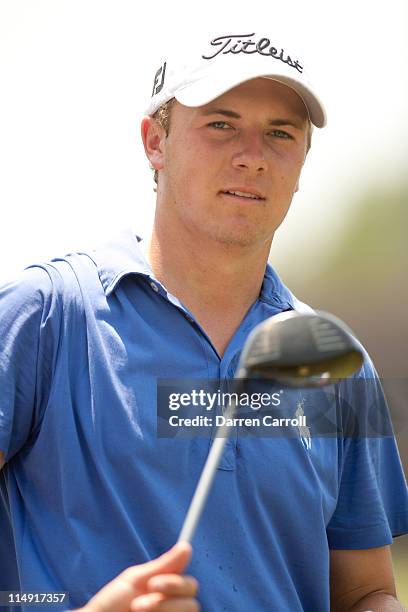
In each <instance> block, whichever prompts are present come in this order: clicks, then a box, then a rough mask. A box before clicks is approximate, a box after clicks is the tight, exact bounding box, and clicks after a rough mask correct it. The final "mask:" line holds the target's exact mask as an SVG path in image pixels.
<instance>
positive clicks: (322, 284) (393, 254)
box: [271, 178, 408, 606]
mask: <svg viewBox="0 0 408 612" xmlns="http://www.w3.org/2000/svg"><path fill="white" fill-rule="evenodd" d="M350 204H351V205H350ZM347 211H348V215H347V216H348V222H347V223H346V224H345V225H341V224H339V226H337V227H334V228H333V227H332V228H330V229H326V230H323V229H322V231H330V232H332V234H333V239H332V240H325V241H324V243H325V247H324V248H323V249H322V248H320V247H316V250H317V254H318V257H317V258H315V259H310V258H308V257H307V252H308V251H310V250H311V249H312V250H313V241H312V240H309V241H307V240H306V243H307V242H308V244H306V245H305V246H304V245H299V247H300V248H299V249H296V252H293V247H294V244H293V243H292V244H291V249H290V250H289V251H286V252H284V251H282V250H281V249H280V248H279V247H278V249H277V250H276V252H275V250H274V249H275V247H273V248H272V252H271V263H272V265H274V266H275V267H276V268H277V269H278V271H279V274H280V275H281V277H282V279H283V280H284V282H285V283H286V284H287V285H288V286H289V287H290V289H291V290H292V291H293V292H294V293H295V295H296V296H297V297H298V298H299V299H301V300H302V301H305V302H307V303H309V304H310V305H311V306H313V307H315V308H319V309H322V310H327V311H329V312H332V313H334V314H336V315H337V316H339V317H340V318H342V319H343V320H344V321H346V322H347V323H348V324H349V325H350V327H351V328H352V329H353V330H354V332H355V333H356V335H357V336H358V337H359V339H360V340H361V341H362V342H363V344H364V345H365V347H366V348H367V350H368V351H369V353H370V355H371V357H372V359H373V361H374V364H375V366H376V368H377V370H378V372H379V375H380V377H381V378H382V379H383V382H384V387H385V389H386V394H387V399H388V402H389V405H390V411H391V415H392V419H393V423H394V428H395V431H396V436H397V441H398V446H399V450H400V455H401V460H402V463H403V465H404V469H405V474H406V475H407V474H408V411H407V397H408V382H407V381H408V318H407V303H408V279H407V270H408V248H407V232H408V182H407V181H406V180H404V179H403V178H401V180H400V182H399V183H398V182H397V183H395V182H393V183H391V182H390V184H389V186H388V187H387V186H384V183H381V185H380V184H379V185H378V186H376V184H375V179H374V180H372V181H371V184H370V185H369V186H367V188H366V190H365V192H363V193H362V194H361V193H360V195H359V196H358V197H357V198H356V200H355V201H354V202H351V203H348V205H347ZM350 211H352V212H351V214H350ZM311 244H312V246H311ZM303 253H305V256H303ZM392 552H393V561H394V568H395V574H396V579H397V589H398V594H399V597H400V600H401V601H402V602H403V603H404V604H405V605H406V606H408V536H403V537H400V538H396V539H395V540H394V544H393V546H392Z"/></svg>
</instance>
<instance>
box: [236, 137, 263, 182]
mask: <svg viewBox="0 0 408 612" xmlns="http://www.w3.org/2000/svg"><path fill="white" fill-rule="evenodd" d="M264 147H265V143H264V140H263V135H262V136H261V135H259V134H246V135H243V134H242V135H241V136H240V138H239V140H238V142H237V150H236V151H235V153H234V154H233V157H232V165H233V166H234V168H237V169H240V168H241V169H242V170H244V169H246V170H250V171H251V172H255V173H262V172H265V171H266V170H267V169H268V164H267V161H266V157H265V149H264Z"/></svg>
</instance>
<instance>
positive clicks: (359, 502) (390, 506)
mask: <svg viewBox="0 0 408 612" xmlns="http://www.w3.org/2000/svg"><path fill="white" fill-rule="evenodd" d="M345 398H347V402H345V401H344V400H345ZM342 400H343V401H342V402H340V403H341V404H342V405H340V409H341V410H348V416H350V412H351V413H352V414H353V419H352V421H353V424H352V425H351V424H350V421H349V422H348V423H347V424H346V426H345V430H346V435H345V437H344V438H343V439H339V441H338V442H339V450H340V452H339V457H340V460H339V468H340V480H339V482H340V484H339V491H338V500H337V506H336V510H335V512H334V514H333V516H332V517H331V520H330V523H329V525H328V527H327V537H328V543H329V547H330V548H338V549H364V548H374V547H378V546H385V545H387V544H391V543H392V538H393V537H396V536H399V535H402V534H404V533H407V532H408V493H407V484H406V481H405V477H404V472H403V469H402V465H401V461H400V457H399V453H398V447H397V443H396V440H395V437H394V435H393V428H392V423H391V419H390V414H389V410H388V406H387V402H386V399H385V396H384V392H383V389H382V386H381V383H380V381H379V379H378V375H377V373H376V371H375V369H374V366H373V364H372V362H371V360H370V358H369V357H368V355H367V354H366V353H365V361H364V366H363V368H362V369H361V371H360V372H359V374H358V375H357V376H356V377H353V378H351V379H349V380H348V381H347V383H346V385H345V387H344V389H343V392H342ZM345 404H347V405H345ZM350 409H351V410H350Z"/></svg>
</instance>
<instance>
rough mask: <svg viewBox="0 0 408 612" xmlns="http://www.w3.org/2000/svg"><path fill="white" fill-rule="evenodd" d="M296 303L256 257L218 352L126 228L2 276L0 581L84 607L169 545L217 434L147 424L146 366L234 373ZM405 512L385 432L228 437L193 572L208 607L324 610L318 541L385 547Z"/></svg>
mask: <svg viewBox="0 0 408 612" xmlns="http://www.w3.org/2000/svg"><path fill="white" fill-rule="evenodd" d="M220 290H222V287H220ZM289 309H296V310H300V311H302V310H308V306H306V305H305V304H302V303H301V302H299V301H298V300H297V299H296V298H295V297H294V296H293V295H292V293H291V292H290V291H289V290H288V289H287V288H286V287H285V286H284V285H283V284H282V282H281V281H280V279H279V277H278V276H277V274H276V273H275V272H274V271H273V270H272V268H271V267H269V266H267V268H266V271H265V277H264V282H263V285H262V289H261V292H260V295H259V298H258V299H257V300H256V302H255V303H254V304H253V305H252V307H251V308H250V309H249V311H248V312H247V314H246V316H245V317H244V319H243V321H242V323H241V324H240V326H239V328H238V329H237V331H236V333H235V335H234V337H233V338H232V340H231V341H230V343H229V345H228V347H227V349H226V351H225V354H224V355H223V357H222V358H221V357H220V356H219V355H218V354H217V351H216V350H215V348H214V346H213V345H212V343H211V341H210V339H209V338H208V336H207V335H206V333H205V331H204V330H203V329H202V328H201V327H200V325H199V324H198V323H197V322H196V321H195V320H194V316H193V315H192V314H191V313H190V312H189V311H188V310H187V309H186V308H185V307H184V306H183V305H182V304H181V303H180V302H179V301H178V299H177V298H176V297H175V296H173V295H171V294H170V293H169V292H167V291H166V288H165V287H163V286H162V285H161V284H160V282H158V281H157V279H155V277H154V275H153V273H152V271H151V269H150V267H149V265H148V263H147V261H146V260H145V258H144V256H143V253H142V251H141V249H140V247H139V244H138V240H137V239H136V238H135V237H134V236H133V235H131V234H130V233H129V234H123V235H122V236H121V237H120V240H119V241H113V242H112V243H111V244H109V245H106V246H105V247H103V248H101V249H98V250H96V251H93V252H90V253H72V254H70V255H67V256H65V257H63V258H59V259H54V260H52V261H50V262H48V263H44V264H38V265H35V266H31V267H29V268H28V269H26V270H25V271H24V272H23V273H22V275H21V277H20V278H19V279H18V280H16V281H15V282H13V283H9V284H7V285H5V286H4V287H2V288H1V290H0V340H1V341H0V449H1V450H3V451H4V453H5V457H6V460H7V464H6V466H5V468H4V473H3V480H4V482H3V484H2V500H3V504H2V506H3V512H2V514H1V515H0V528H1V530H2V532H1V533H2V536H1V537H2V553H1V555H0V590H12V589H21V590H23V591H41V592H44V591H45V592H50V591H51V592H61V591H68V592H69V593H70V607H71V608H74V607H79V606H82V605H84V604H85V603H86V601H87V600H88V599H89V598H90V597H91V596H92V595H94V594H95V593H96V591H98V590H99V589H100V588H101V587H102V586H103V585H104V584H106V583H107V582H108V581H109V580H111V579H112V578H113V577H115V576H116V575H117V574H118V573H119V572H120V571H122V570H123V569H124V568H126V567H128V566H130V565H133V564H137V563H143V562H145V561H147V560H149V559H152V558H153V557H156V556H157V555H159V554H161V553H162V552H164V551H165V550H166V549H168V548H169V547H171V546H172V545H173V544H174V542H175V541H176V539H177V536H178V533H179V530H180V528H181V525H182V522H183V519H184V517H185V513H186V510H187V508H188V504H189V501H190V499H191V497H192V494H193V492H194V488H195V485H196V483H197V480H198V477H199V475H200V473H201V470H202V467H203V465H204V462H205V459H206V457H207V455H208V451H209V448H210V445H211V441H212V440H211V438H210V437H209V438H203V437H201V438H199V437H195V438H194V437H192V438H186V439H183V438H179V437H177V436H175V437H173V438H169V439H165V438H158V436H157V433H156V417H157V410H156V395H157V380H158V379H159V378H169V379H177V378H192V379H194V378H197V379H201V380H203V379H204V380H210V379H219V380H223V379H228V378H231V377H232V376H233V375H234V372H235V368H236V366H237V362H238V359H239V355H240V352H241V349H242V347H243V344H244V342H245V339H246V337H247V336H248V333H249V332H250V331H251V330H252V329H253V328H254V327H255V326H256V325H257V324H258V323H260V322H261V321H262V320H264V319H265V318H267V317H269V316H271V315H274V314H276V313H278V312H281V311H283V310H289ZM365 376H368V377H374V376H375V371H374V369H373V366H372V364H371V362H370V360H369V358H368V357H366V360H365V364H364V366H363V368H362V369H361V371H360V372H359V373H358V374H357V375H356V377H365ZM377 386H378V389H377V390H378V393H379V398H380V399H379V401H383V400H382V399H381V398H382V396H381V389H380V387H379V385H377ZM407 508H408V503H407V490H406V484H405V481H404V477H403V473H402V469H401V465H400V461H399V457H398V451H397V448H396V445H395V441H394V439H393V438H392V437H388V438H386V437H383V438H381V439H379V438H376V439H367V438H359V439H353V440H352V439H348V438H346V439H342V438H341V437H331V438H330V439H325V438H313V439H312V441H311V444H305V440H304V438H302V437H301V436H300V435H299V437H278V438H268V437H260V438H257V437H245V438H242V437H241V436H239V435H232V436H231V438H230V439H229V440H228V442H227V446H226V449H225V453H224V456H223V458H222V462H221V465H220V466H219V469H218V473H217V477H216V479H215V483H214V486H213V489H212V491H211V494H210V496H209V500H208V503H207V506H206V509H205V512H204V515H203V517H202V520H201V522H200V524H199V527H198V530H197V533H196V536H195V539H194V555H193V560H192V563H191V565H190V567H189V568H188V572H189V573H191V574H193V575H195V576H196V577H197V578H198V580H199V582H200V601H201V605H202V609H203V611H204V612H214V611H215V610H217V612H218V611H222V610H227V611H229V612H241V611H242V612H248V610H251V611H254V612H264V611H265V610H271V609H275V610H282V611H290V612H296V611H301V610H306V611H310V612H320V611H321V612H323V611H324V612H327V611H328V610H329V548H369V547H376V546H383V545H385V544H389V543H391V541H392V536H393V535H399V534H401V533H404V532H406V531H408V529H407V528H408V511H407ZM10 525H11V526H12V530H10V529H9V527H10ZM3 534H4V535H3ZM11 536H12V537H11ZM4 547H5V548H6V550H5V548H4ZM13 555H14V557H15V559H16V563H13ZM64 607H66V606H61V607H60V608H61V609H63V608H64ZM14 609H15V608H14ZM23 609H24V608H23ZM43 609H50V610H51V609H52V610H56V609H59V607H58V606H55V605H54V606H49V607H44V608H43Z"/></svg>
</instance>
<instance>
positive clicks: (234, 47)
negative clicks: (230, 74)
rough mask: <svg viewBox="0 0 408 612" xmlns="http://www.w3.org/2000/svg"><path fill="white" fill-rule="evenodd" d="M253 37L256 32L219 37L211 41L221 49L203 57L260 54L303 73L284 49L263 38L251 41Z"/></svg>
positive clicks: (301, 67)
mask: <svg viewBox="0 0 408 612" xmlns="http://www.w3.org/2000/svg"><path fill="white" fill-rule="evenodd" d="M252 36H255V32H253V33H252V34H228V35H227V36H218V37H217V38H214V39H213V40H212V41H210V44H211V45H212V46H213V47H219V48H217V50H216V52H215V53H213V55H202V56H201V57H202V58H203V59H206V60H210V59H213V58H214V57H216V56H217V55H219V54H220V53H222V54H223V55H227V53H234V54H235V55H238V53H246V54H247V55H250V54H252V53H259V54H260V55H267V56H268V55H269V56H270V57H273V58H275V59H278V60H280V61H281V62H283V63H284V64H288V66H291V67H292V68H295V69H296V70H297V71H298V72H301V73H302V72H303V66H301V65H300V64H299V62H298V60H292V58H291V57H290V55H288V54H287V53H286V51H285V50H284V49H280V50H278V48H277V47H274V46H273V45H272V44H271V41H270V40H269V38H264V37H263V38H260V39H259V40H258V41H254V40H251V37H252Z"/></svg>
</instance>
